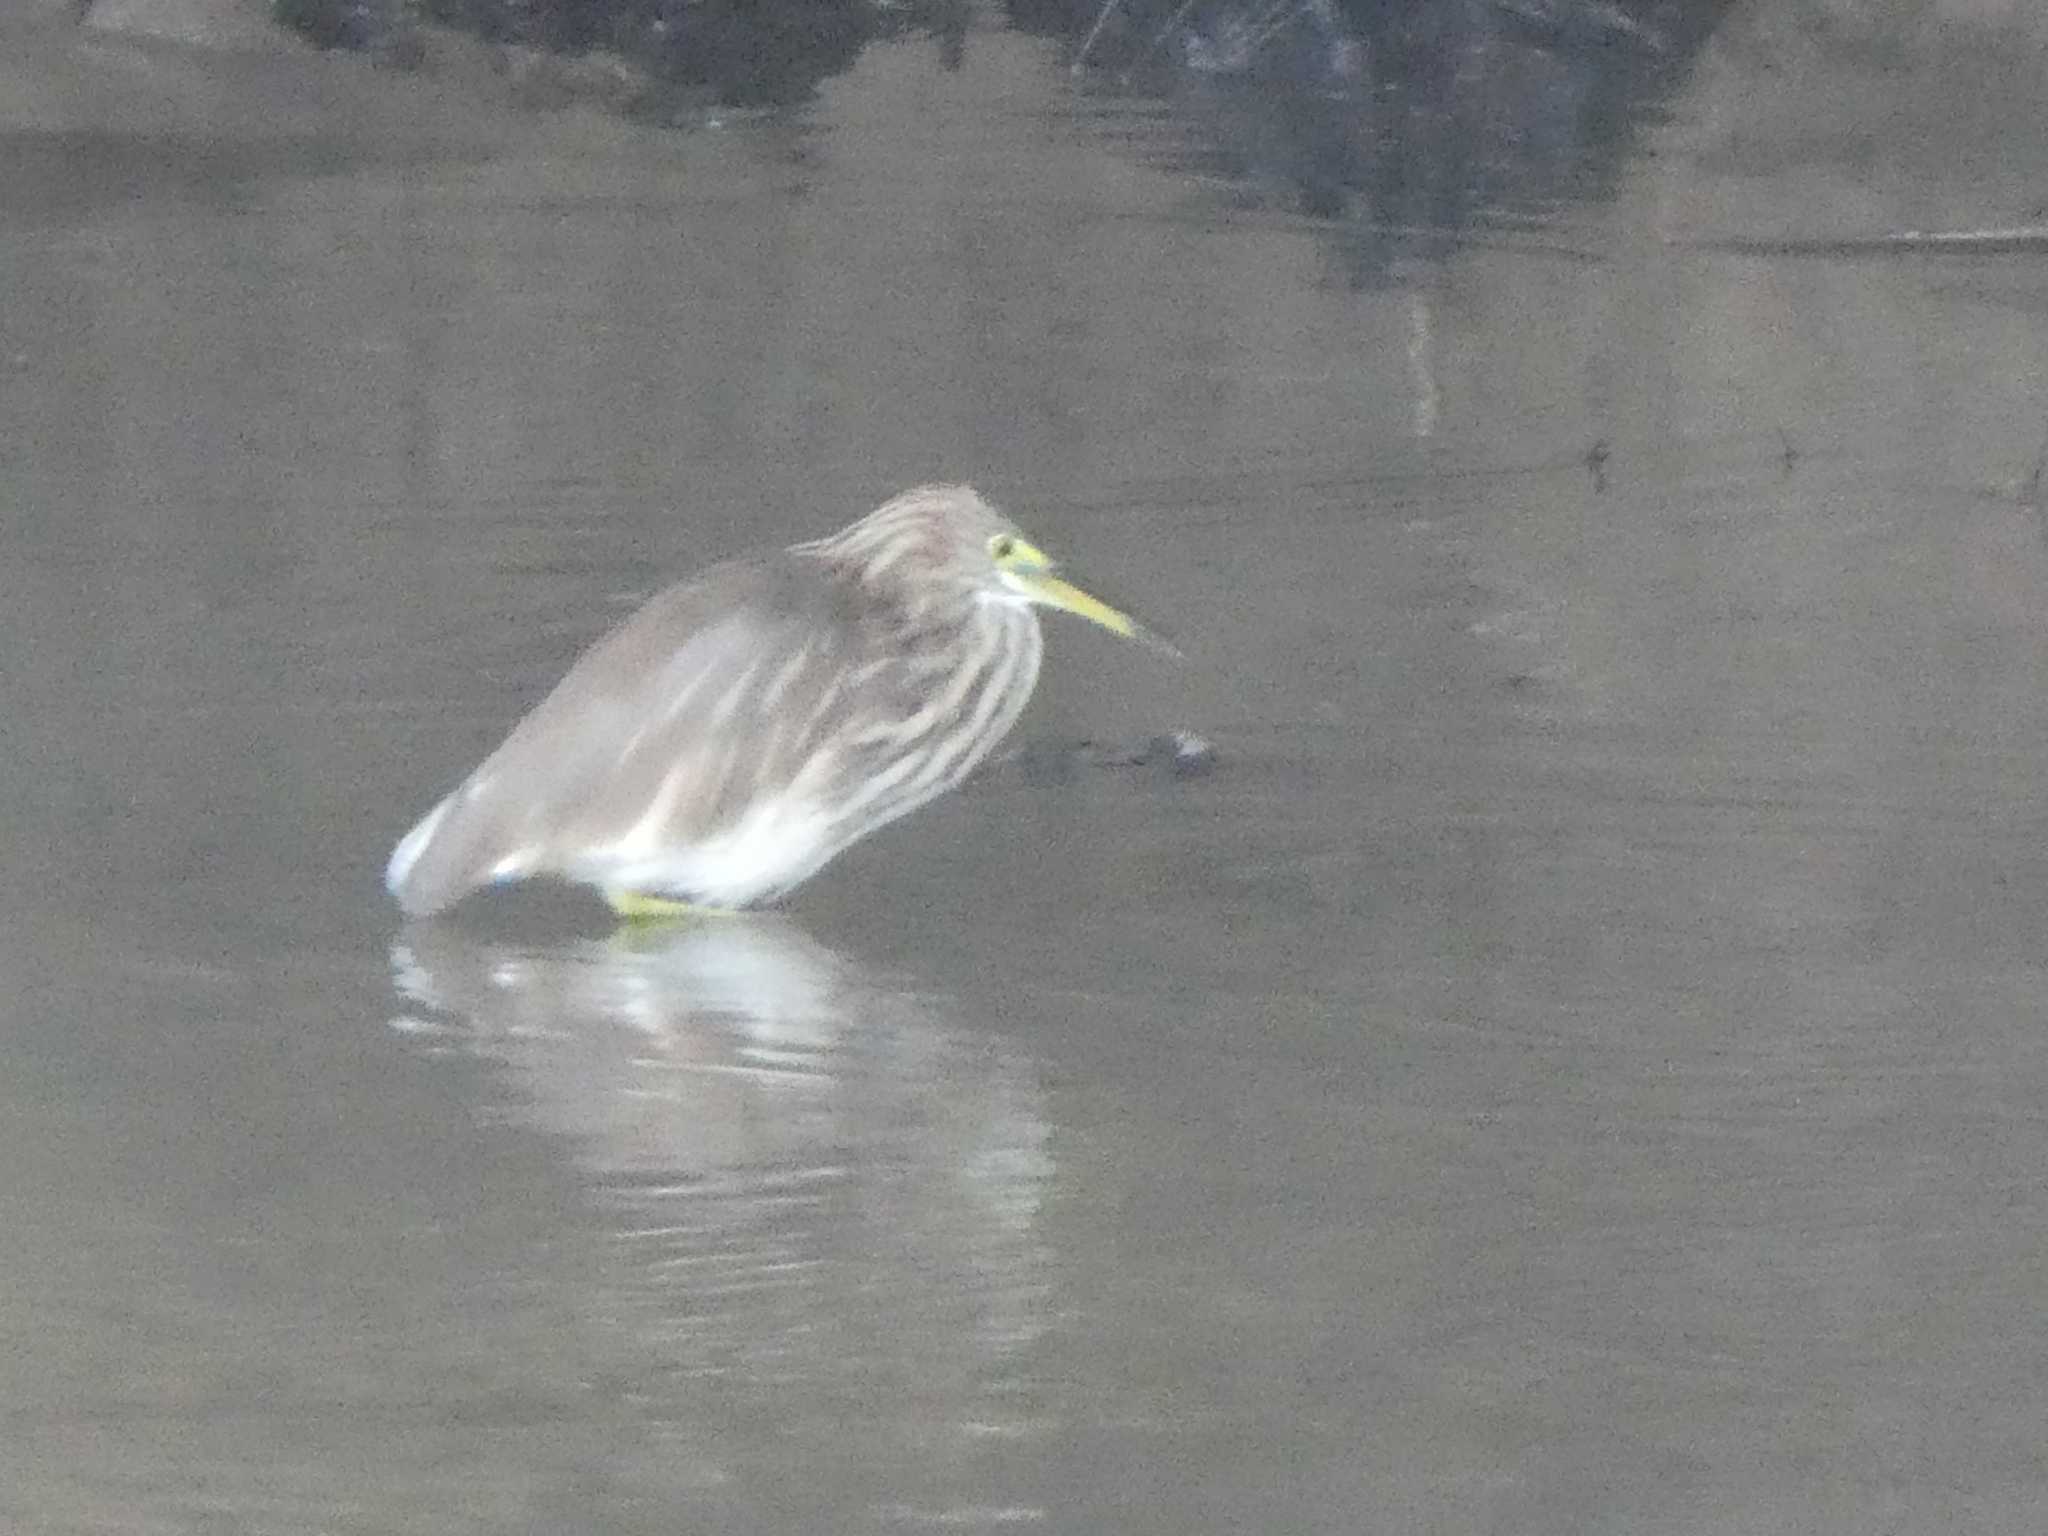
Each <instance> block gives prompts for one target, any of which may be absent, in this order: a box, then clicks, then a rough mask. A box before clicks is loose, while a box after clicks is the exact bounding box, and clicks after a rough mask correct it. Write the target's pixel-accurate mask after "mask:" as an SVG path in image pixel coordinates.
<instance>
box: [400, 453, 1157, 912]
mask: <svg viewBox="0 0 2048 1536" xmlns="http://www.w3.org/2000/svg"><path fill="white" fill-rule="evenodd" d="M1041 607H1043V608H1056V609H1060V610H1063V611H1065V612H1067V613H1071V614H1076V615H1078V616H1079V617H1081V618H1083V619H1087V620H1089V621H1091V622H1093V623H1095V624H1099V625H1101V626H1102V627H1103V628H1104V629H1107V630H1110V631H1111V632H1113V633H1115V634H1118V635H1121V636H1123V637H1125V638H1126V639H1130V640H1138V641H1142V642H1146V643H1149V644H1151V645H1154V646H1156V647H1158V648H1160V649H1163V650H1168V651H1170V650H1171V649H1172V647H1171V646H1170V645H1168V644H1167V643H1166V642H1165V641H1164V640H1163V639H1161V638H1160V637H1159V636H1158V635H1157V634H1156V633H1155V632H1153V631H1152V630H1150V629H1149V628H1148V627H1147V626H1145V625H1143V624H1141V623H1140V622H1139V621H1138V620H1136V619H1135V618H1133V617H1131V616H1130V615H1129V614H1127V613H1124V612H1122V611H1121V610H1119V609H1116V608H1113V607H1111V606H1110V605H1109V604H1107V603H1105V602H1103V601H1102V600H1101V599H1099V598H1096V597H1093V596H1090V595H1089V594H1088V593H1087V592H1085V591H1083V590H1082V589H1081V588H1080V587H1078V586H1075V585H1074V584H1072V583H1071V582H1069V581H1067V580H1065V579H1064V578H1063V577H1062V576H1060V574H1059V573H1058V567H1057V566H1056V565H1055V564H1054V562H1053V560H1052V559H1051V557H1049V556H1048V555H1047V554H1046V553H1045V552H1044V551H1043V550H1042V549H1040V548H1039V547H1038V546H1037V545H1036V544H1034V543H1032V542H1031V541H1030V540H1028V539H1027V538H1025V536H1024V535H1023V533H1022V532H1021V531H1019V529H1018V528H1017V526H1016V524H1014V523H1013V522H1011V521H1010V519H1009V518H1008V517H1007V516H1005V515H1004V514H1003V513H1002V512H1001V511H1000V510H998V509H997V508H996V507H994V506H992V505H991V504H990V503H989V502H987V501H985V500H983V499H982V497H981V496H980V494H979V493H977V492H976V491H975V490H974V489H973V488H972V487H970V486H965V485H925V486H919V487H917V488H915V489H912V490H908V491H905V492H904V493H903V494H901V495H899V496H896V497H894V498H893V499H891V500H889V501H887V502H885V503H884V504H883V505H882V506H880V507H878V508H877V509H876V510H874V511H872V512H870V513H868V514H867V515H866V516H865V517H862V518H860V519H859V520H858V521H856V522H854V523H853V524H851V525H850V526H848V527H846V528H844V529H841V530H840V531H839V532H838V533H835V534H831V535H829V536H827V537H824V538H819V539H813V540H810V541H808V542H805V543H801V544H794V545H791V546H790V547H788V548H786V549H781V550H776V551H772V552H768V553H764V554H759V555H754V556H749V557H743V558H740V559H737V560H732V561H728V562H726V563H725V564H722V565H715V566H712V567H711V568H709V569H707V570H705V571H703V572H701V573H699V574H698V575H696V576H693V577H690V578H688V579H686V580H684V581H681V582H679V583H677V584H676V585H674V586H672V587H669V588H667V589H665V590H664V591H662V592H659V593H657V594H656V595H655V596H654V597H653V598H651V599H650V600H649V601H648V602H647V603H646V605H645V606H643V607H642V608H640V609H639V610H638V611H637V612H635V613H634V614H633V615H632V616H631V617H629V618H627V619H626V620H625V621H624V622H622V623H621V624H620V625H619V626H618V627H617V628H615V629H613V630H612V631H611V632H610V633H609V634H607V635H605V636H604V637H603V638H602V639H600V640H599V641H597V643H596V644H594V645H593V646H591V648H590V649H589V650H588V651H586V652H584V654H583V655H582V657H581V658H580V659H579V660H577V661H576V663H575V664H574V665H573V666H571V667H570V669H569V671H568V672H567V673H566V674H565V675H564V676H563V678H562V680H561V681H560V682H559V683H558V684H557V685H556V686H555V688H554V691H553V692H551V693H550V694H548V695H547V697H546V698H544V699H543V700H541V702H540V703H539V704H538V705H536V706H535V707H534V709H533V710H532V711H531V712H530V713H529V714H528V715H527V716H526V717H525V718H524V719H522V720H521V721H519V723H518V724H517V725H515V726H514V727H513V729H512V731H511V734H510V735H508V736H507V737H506V738H505V740H504V742H503V743H502V744H501V745H500V746H499V747H498V748H497V750H496V751H494V752H492V753H491V754H490V756H488V757H487V758H485V759H484V760H483V762H482V763H481V764H479V765H478V766H477V767H476V769H475V770H474V771H472V772H471V773H470V775H469V777H468V778H466V779H465V780H463V782H462V783H461V784H460V785H458V786H457V787H456V788H455V789H454V790H453V791H452V792H451V793H450V794H449V795H448V796H447V797H446V798H445V799H443V800H442V801H441V802H440V803H439V804H438V805H436V806H435V807H434V808H433V809H432V810H430V811H429V812H427V814H426V815H425V816H424V817H422V818H421V820H420V821H419V823H418V825H416V826H415V827H413V829H412V830H411V831H410V832H408V833H406V834H405V836H404V837H403V838H401V839H400V840H399V842H398V845H397V847H396V848H395V849H394V850H393V852H392V854H391V859H390V863H389V864H388V865H387V866H386V869H385V875H384V881H385V885H386V887H387V888H388V889H389V890H390V892H391V894H392V895H393V896H394V897H395V898H396V899H397V901H398V904H399V906H400V907H401V908H402V909H403V910H404V911H405V912H406V913H407V914H408V915H411V916H428V915H431V914H434V913H437V912H440V911H442V910H444V909H445V908H447V907H449V906H452V905H453V904H454V903H456V902H457V901H459V900H461V899H462V898H463V897H464V896H467V895H469V894H470V893H471V892H473V891H476V890H479V889H482V888H483V887H486V886H492V885H500V884H505V883H508V882H512V881H519V880H525V879H528V878H531V877H542V876H545V877H553V878H556V879H560V880H566V881H569V882H571V883H573V884H578V885H586V886H594V887H595V888H596V889H597V890H598V891H599V892H601V893H602V894H603V896H604V897H605V899H606V900H607V901H608V902H609V903H610V904H611V906H612V908H613V910H614V911H615V912H617V913H618V914H619V915H620V916H621V917H624V918H627V919H642V918H662V917H670V916H677V915H681V914H684V913H687V912H691V911H702V910H712V911H733V910H738V909H741V908H746V907H752V906H757V905H761V904H763V903H767V902H772V901H774V900H776V899H777V898H779V897H782V896H785V895H787V894H788V893H789V892H790V891H792V890H794V889H795V888H796V887H797V886H798V885H800V884H802V883H803V882H804V881H805V880H807V879H809V878H810V877H811V876H812V875H814V874H816V873H817V872H818V871H819V870H820V869H822V868H823V867H824V866H825V864H826V863H828V862H829V861H830V860H831V859H832V858H833V857H834V856H835V855H837V854H838V853H840V852H841V851H843V850H844V849H845V848H847V847H848V846H849V845H851V844H853V843H855V842H858V841H859V840H860V839H861V838H864V837H866V836H867V835H868V834H869V833H871V832H874V831H875V830H877V829H878V828H880V827H884V826H887V825H888V824H889V823H890V822H892V821H895V820H896V819H897V818H898V817H901V816H904V815H907V814H909V813H910V812H911V811H914V810H916V809H917V808H918V807H919V806H921V805H924V804H925V803H926V802H928V801H930V800H931V799H933V798H934V797H936V796H938V795H941V794H944V793H945V792H946V791H947V790H949V789H952V788H953V787H955V786H956V785H958V784H959V783H960V782H961V781H962V780H963V779H965V778H966V777H967V775H968V774H969V773H971V772H972V771H973V769H974V768H975V766H976V765H977V764H978V763H980V762H981V761H982V760H983V759H984V758H985V757H987V756H988V754H989V752H990V750H991V749H993V748H994V747H995V745H996V744H997V743H998V742H1000V741H1001V740H1002V739H1003V737H1004V736H1005V735H1006V734H1008V732H1009V730H1010V728H1011V727H1012V726H1013V725H1015V724H1016V722H1017V717H1018V715H1019V714H1021V713H1022V712H1023V709H1024V706H1025V703H1026V702H1027V701H1028V700H1029V699H1030V697H1031V691H1032V689H1033V687H1034V686H1035V685H1036V683H1037V681H1038V670H1039V661H1040V657H1041V655H1042V651H1043V638H1042V636H1041V634H1040V632H1039V624H1038V615H1037V611H1036V610H1037V609H1038V608H1041Z"/></svg>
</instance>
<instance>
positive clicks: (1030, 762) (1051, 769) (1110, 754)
mask: <svg viewBox="0 0 2048 1536" xmlns="http://www.w3.org/2000/svg"><path fill="white" fill-rule="evenodd" d="M1216 763H1217V756H1216V747H1215V745H1214V743H1212V742H1211V741H1209V740H1208V738H1207V737H1204V736H1198V735H1196V734H1195V733H1194V732H1193V731H1165V732H1162V733H1161V734H1159V735H1157V736H1152V737H1148V738H1147V739H1146V740H1144V741H1142V742H1137V743H1128V742H1123V743H1119V742H1101V741H1090V740H1088V739H1087V738H1085V737H1084V738H1082V739H1080V740H1078V741H1076V740H1066V741H1033V742H1027V743H1025V744H1024V745H1023V746H1021V747H1018V748H1017V749H1015V750H1014V751H1011V752H1005V753H1004V754H1003V755H1002V756H1000V757H998V758H997V759H996V760H995V762H994V763H993V764H992V765H991V766H992V768H993V769H994V770H995V771H997V772H1003V773H1015V774H1017V775H1019V776H1020V777H1021V778H1023V780H1024V781H1025V782H1026V783H1028V784H1065V783H1069V782H1071V781H1072V780H1074V779H1076V778H1078V777H1080V775H1081V774H1083V773H1086V772H1090V771H1093V770H1097V769H1104V768H1148V769H1151V770H1153V771H1154V772H1155V773H1158V774H1160V775H1162V776H1164V777H1167V778H1175V779H1196V778H1200V777H1201V776H1202V775H1203V774H1206V773H1210V772H1212V771H1214V769H1215V767H1216Z"/></svg>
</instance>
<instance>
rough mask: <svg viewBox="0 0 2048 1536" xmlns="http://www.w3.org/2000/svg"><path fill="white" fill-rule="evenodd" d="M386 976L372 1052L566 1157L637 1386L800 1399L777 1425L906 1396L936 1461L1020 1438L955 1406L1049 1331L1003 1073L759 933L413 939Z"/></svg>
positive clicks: (1044, 1145) (1029, 1199)
mask: <svg viewBox="0 0 2048 1536" xmlns="http://www.w3.org/2000/svg"><path fill="white" fill-rule="evenodd" d="M393 961H394V967H395V971H396V976H397V983H398V988H399V990H400V992H402V993H403V994H404V996H405V997H406V998H407V999H408V1000H409V1002H410V1003H411V1004H413V1005H415V1007H416V1008H417V1010H419V1011H418V1012H413V1013H408V1014H407V1015H404V1016H402V1017H400V1018H399V1019H397V1020H396V1021H394V1022H395V1025H396V1027H398V1028H400V1029H402V1030H404V1031H406V1032H408V1033H409V1034H410V1035H411V1036H412V1037H413V1038H415V1039H416V1040H417V1041H418V1042H419V1043H420V1044H421V1045H422V1046H423V1047H424V1048H428V1049H434V1050H455V1051H460V1052H463V1053H466V1054H469V1055H472V1056H475V1057H478V1058H481V1059H484V1060H486V1061H489V1062H491V1063H493V1064H494V1065H495V1066H496V1067H497V1068H498V1069H499V1070H500V1071H501V1072H502V1074H503V1076H504V1080H505V1082H506V1084H507V1086H508V1087H509V1088H511V1089H512V1090H513V1093H512V1094H511V1095H510V1097H511V1098H512V1099H513V1100H514V1101H515V1102H516V1104H517V1106H518V1108H517V1109H516V1110H515V1113H517V1114H519V1115H521V1116H523V1117H525V1118H528V1119H529V1120H530V1121H531V1123H532V1124H534V1125H535V1126H537V1127H540V1128H543V1129H545V1130H547V1131H549V1132H552V1133H555V1134H558V1135H560V1136H562V1137H564V1138H566V1139H567V1140H568V1141H570V1143H571V1144H572V1145H573V1146H574V1148H575V1149H576V1153H575V1155H576V1157H577V1160H578V1161H579V1163H580V1164H581V1166H582V1168H583V1169H584V1171H585V1173H586V1175H587V1177H588V1179H589V1181H590V1183H591V1186H592V1188H593V1190H594V1192H595V1193H596V1194H597V1195H598V1197H599V1198H600V1199H601V1200H602V1201H603V1202H604V1205H605V1208H606V1211H607V1213H608V1216H609V1217H610V1219H611V1222H612V1225H613V1227H614V1231H615V1233H616V1239H617V1253H618V1255H619V1260H618V1262H616V1263H611V1264H607V1265H606V1266H604V1268H605V1273H606V1280H605V1285H606V1287H607V1288H608V1289H609V1290H610V1292H611V1293H610V1294H607V1295H604V1296H602V1297H600V1298H592V1304H593V1306H594V1307H596V1308H597V1309H598V1310H599V1311H600V1312H601V1314H602V1316H603V1318H604V1321H605V1323H606V1325H607V1326H608V1327H625V1328H630V1329H632V1330H633V1332H634V1334H635V1338H634V1339H633V1340H631V1341H630V1342H631V1344H632V1346H633V1348H634V1349H635V1350H636V1351H638V1352H640V1353H641V1354H642V1355H643V1356H644V1357H645V1358H648V1359H649V1360H650V1361H651V1362H654V1363H653V1364H652V1366H651V1368H652V1369H654V1370H656V1371H661V1370H664V1369H666V1370H671V1371H674V1372H677V1373H680V1374H679V1375H678V1376H677V1378H676V1379H677V1380H678V1381H683V1380H688V1381H695V1382H699V1383H701V1382H702V1381H703V1380H704V1379H705V1378H706V1377H707V1376H708V1377H712V1378H716V1379H722V1380H725V1381H727V1382H730V1383H734V1384H738V1385H746V1384H752V1385H754V1386H768V1385H776V1386H778V1387H780V1386H787V1385H789V1384H792V1383H795V1384H801V1385H802V1386H803V1387H804V1388H805V1393H806V1395H805V1398H804V1403H805V1407H804V1408H803V1409H802V1410H801V1411H804V1412H821V1411H826V1410H828V1409H829V1408H830V1406H831V1405H832V1403H833V1401H834V1396H835V1389H837V1391H838V1392H842V1393H845V1394H848V1395H849V1399H853V1400H859V1401H870V1402H871V1401H872V1400H873V1398H874V1394H876V1393H877V1392H878V1391H879V1392H882V1393H885V1394H890V1393H894V1394H910V1395H912V1396H914V1397H915V1398H916V1399H917V1400H918V1401H920V1402H922V1403H924V1404H925V1405H927V1406H928V1407H929V1408H934V1409H942V1410H943V1411H942V1418H943V1419H945V1420H947V1421H950V1422H952V1423H954V1424H955V1425H956V1426H958V1427H962V1429H961V1432H962V1433H963V1434H964V1433H965V1430H964V1426H965V1425H966V1424H968V1423H969V1422H972V1423H975V1424H977V1425H979V1426H980V1428H979V1430H978V1433H980V1434H984V1435H985V1434H986V1433H987V1431H988V1428H989V1423H990V1421H991V1419H1000V1418H1001V1417H1002V1416H1003V1415H1004V1414H1005V1413H1010V1414H1015V1413H1019V1412H1023V1411H1025V1410H1024V1407H1023V1404H1024V1398H1023V1397H1020V1396H1019V1395H1018V1394H1017V1393H1016V1391H1015V1390H1014V1389H1012V1390H1006V1391H1002V1392H997V1393H996V1394H995V1396H994V1397H993V1398H992V1399H991V1401H990V1402H982V1401H979V1400H978V1399H979V1397H980V1396H981V1395H983V1394H986V1393H988V1392H990V1391H991V1389H992V1388H993V1387H994V1386H995V1384H996V1383H997V1382H998V1381H999V1380H1000V1378H1001V1377H1002V1375H1003V1374H1004V1371H1005V1366H1006V1364H1007V1363H1008V1362H1010V1361H1012V1360H1013V1359H1014V1357H1015V1356H1016V1355H1017V1353H1018V1352H1019V1351H1020V1350H1022V1349H1023V1348H1024V1347H1025V1346H1027V1345H1028V1344H1029V1343H1031V1342H1032V1341H1033V1340H1034V1339H1035V1338H1037V1337H1038V1336H1039V1334H1040V1333H1041V1332H1042V1331H1043V1328H1044V1319H1045V1316H1046V1313H1047V1308H1048V1305H1049V1301H1048V1292H1049V1285H1048V1283H1047V1279H1046V1272H1047V1269H1048V1255H1047V1253H1046V1250H1045V1248H1044V1245H1043V1239H1042V1238H1041V1236H1040V1234H1039V1224H1040V1212H1041V1207H1042V1205H1043V1203H1044V1200H1045V1197H1046V1191H1047V1187H1048V1184H1049V1181H1050V1179H1051V1176H1052V1171H1053V1170H1052V1163H1051V1158H1050V1154H1049V1150H1048V1141H1049V1136H1048V1129H1047V1124H1046V1119H1045V1114H1044V1106H1043V1103H1042V1090H1041V1088H1040V1085H1039V1082H1038V1079H1037V1074H1036V1073H1035V1071H1034V1070H1033V1068H1032V1066H1031V1064H1030V1063H1029V1062H1028V1061H1026V1060H1024V1059H1021V1058H1020V1057H1019V1056H1018V1055H1017V1054H1016V1053H1014V1052H1012V1051H1010V1050H1008V1049H1006V1048H1005V1047H1004V1046H1003V1045H1001V1044H1000V1043H997V1042H994V1041H991V1040H989V1039H985V1038H980V1037H977V1036H976V1035H975V1034H973V1033H971V1032H968V1031H965V1030H962V1029H960V1028H958V1027H956V1026H955V1025H953V1024H952V1023H950V1022H949V1021H948V1019H947V1017H946V1012H945V1008H944V1005H943V1004H942V1003H940V1002H939V1001H938V1000H936V999H934V998H931V997H927V996H921V995H919V994H917V993H915V992H913V991H912V990H909V989H908V988H906V987H904V986H900V985H894V984H892V983H891V982H890V981H888V980H886V979H883V978H879V977H876V976H873V975H870V974H868V973H867V972H866V971H864V970H863V969H862V968H861V967H859V966H856V965H854V964H852V963H850V962H848V961H847V960H845V959H844V958H842V957H840V956H838V955H836V954H834V953H833V952H831V951H830V950H828V949H826V948H825V947H823V946H822V945H820V944H818V943H817V942H815V941H814V940H812V939H810V938H808V937H807V936H805V935H804V934H803V933H801V932H800V931H799V930H798V929H796V928H795V927H793V926H792V925H790V924H789V923H787V922H785V921H782V920H780V919H777V918H773V917H736V918H726V919H713V920H708V921H703V922H698V923H691V924H681V925H666V926H658V927H654V928H649V929H645V930H632V929H629V930H627V931H625V932H624V933H622V934H620V935H619V936H617V937H615V938H613V939H610V940H584V941H576V942H572V943H565V944H559V945H553V946H540V947H536V946H517V945H510V944H503V943H490V942H483V941H479V940H478V939H476V938H474V937H472V936H467V935H464V934H461V933H458V932H454V931H450V930H444V929H440V928H438V927H431V926H430V927H425V928H419V929H415V930H413V931H410V932H408V933H407V934H406V936H405V937H404V939H403V940H402V941H401V942H400V943H399V945H398V946H397V947H396V948H395V949H394V951H393ZM935 1394H936V1396H935ZM1026 1396H1028V1394H1026ZM900 1400H901V1398H900V1396H899V1401H900ZM839 1406H840V1408H841V1409H842V1410H848V1409H850V1408H851V1407H853V1406H854V1402H853V1401H851V1400H848V1401H841V1402H840V1404H839ZM776 1411H782V1405H780V1404H778V1405H777V1408H776ZM939 1427H940V1426H938V1425H933V1424H931V1423H929V1422H926V1423H923V1424H922V1425H921V1426H920V1427H919V1429H918V1433H919V1434H930V1433H931V1432H932V1431H933V1430H934V1429H937V1428H939Z"/></svg>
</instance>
